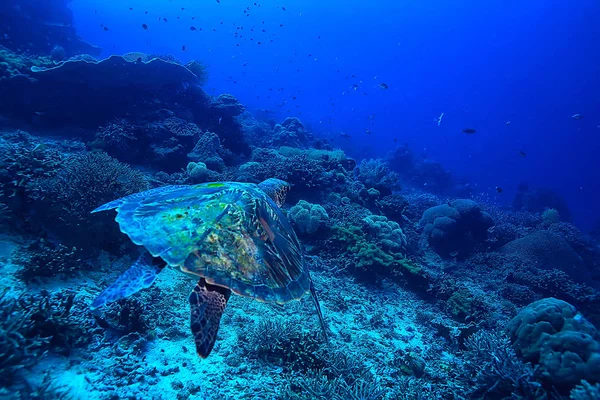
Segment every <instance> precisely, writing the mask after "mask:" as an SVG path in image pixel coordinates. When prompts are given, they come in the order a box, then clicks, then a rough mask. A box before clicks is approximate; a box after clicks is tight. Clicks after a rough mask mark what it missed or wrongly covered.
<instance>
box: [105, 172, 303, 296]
mask: <svg viewBox="0 0 600 400" xmlns="http://www.w3.org/2000/svg"><path fill="white" fill-rule="evenodd" d="M113 208H114V209H116V211H117V217H116V221H117V222H118V224H119V226H120V228H121V231H122V232H123V233H125V234H126V235H128V236H129V238H130V239H131V240H132V241H133V242H134V243H135V244H137V245H141V246H144V247H145V248H146V249H147V250H148V251H149V252H150V253H151V254H152V255H153V256H154V257H161V258H162V259H164V260H165V261H166V263H167V264H168V265H170V266H174V267H179V268H180V269H181V270H182V271H184V272H186V273H189V274H194V275H198V276H201V277H204V278H205V279H206V281H207V282H208V283H210V284H214V285H218V286H223V287H227V288H229V289H231V290H232V291H233V292H234V293H236V294H239V295H242V296H247V297H252V298H255V299H258V300H262V301H269V302H278V303H285V302H287V301H290V300H293V299H299V298H300V297H302V296H303V295H304V294H305V293H307V292H308V291H309V290H310V277H309V273H308V269H307V267H306V265H305V263H304V259H303V256H302V248H301V246H300V243H299V241H298V238H297V237H296V234H295V233H294V230H293V229H292V227H291V226H290V224H289V222H288V221H287V218H286V217H285V216H284V215H283V214H282V212H281V210H280V209H279V208H278V207H277V205H276V204H275V203H274V202H273V200H272V199H271V198H270V197H269V196H267V195H266V194H265V192H263V191H262V190H261V189H260V188H259V186H258V185H255V184H251V183H238V182H219V183H204V184H200V185H194V186H166V187H161V188H157V189H153V190H149V191H146V192H142V193H136V194H134V195H131V196H128V197H125V198H122V199H119V200H115V201H113V202H110V203H108V204H105V205H104V206H102V207H99V208H98V209H96V210H94V212H97V211H103V210H108V209H113Z"/></svg>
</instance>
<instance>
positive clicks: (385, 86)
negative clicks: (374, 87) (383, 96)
mask: <svg viewBox="0 0 600 400" xmlns="http://www.w3.org/2000/svg"><path fill="white" fill-rule="evenodd" d="M379 89H383V90H387V89H389V86H388V85H386V84H385V83H383V82H381V83H380V84H379Z"/></svg>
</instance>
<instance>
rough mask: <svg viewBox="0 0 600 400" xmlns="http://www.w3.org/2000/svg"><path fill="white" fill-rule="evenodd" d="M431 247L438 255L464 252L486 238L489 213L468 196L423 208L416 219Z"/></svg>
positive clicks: (489, 218)
mask: <svg viewBox="0 0 600 400" xmlns="http://www.w3.org/2000/svg"><path fill="white" fill-rule="evenodd" d="M419 224H420V225H421V226H423V232H424V234H425V236H426V237H427V240H428V242H429V244H430V245H431V247H432V248H433V249H434V250H435V251H436V252H437V253H438V254H440V255H442V256H445V257H447V256H450V255H452V254H454V255H455V256H456V255H461V256H465V255H467V254H469V253H470V252H471V250H472V248H473V246H474V244H476V243H478V242H482V241H484V240H485V239H486V238H487V231H488V229H489V228H491V227H492V226H493V225H494V221H493V219H492V217H491V216H490V215H489V214H488V213H486V212H485V211H482V210H481V207H480V206H479V205H478V204H477V203H475V202H474V201H472V200H466V199H459V200H454V201H452V202H450V203H449V204H442V205H440V206H435V207H432V208H429V209H427V210H426V211H425V212H424V213H423V217H422V218H421V221H420V222H419Z"/></svg>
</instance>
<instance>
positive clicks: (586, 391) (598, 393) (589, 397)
mask: <svg viewBox="0 0 600 400" xmlns="http://www.w3.org/2000/svg"><path fill="white" fill-rule="evenodd" d="M569 398H570V399H571V400H597V399H600V384H598V383H596V384H595V385H591V384H590V383H589V382H588V381H586V380H585V379H584V380H583V381H581V383H580V384H579V385H577V386H575V388H574V389H573V390H571V395H570V397H569Z"/></svg>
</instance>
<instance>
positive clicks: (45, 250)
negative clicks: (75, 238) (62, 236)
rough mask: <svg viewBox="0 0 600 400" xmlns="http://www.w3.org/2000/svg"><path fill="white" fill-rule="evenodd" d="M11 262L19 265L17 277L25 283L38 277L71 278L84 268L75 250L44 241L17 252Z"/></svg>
mask: <svg viewBox="0 0 600 400" xmlns="http://www.w3.org/2000/svg"><path fill="white" fill-rule="evenodd" d="M13 262H15V263H16V264H19V265H21V269H20V270H19V276H20V277H21V279H23V280H24V281H25V282H30V281H32V280H35V279H37V278H40V277H44V278H48V277H56V276H72V275H73V274H74V273H75V272H76V271H79V270H81V269H82V268H83V267H84V266H85V264H84V263H83V262H82V260H81V253H80V251H79V250H78V249H77V248H75V247H67V246H65V245H63V244H60V243H58V244H54V243H51V242H48V241H47V240H44V239H38V240H34V241H32V242H31V243H29V244H28V245H27V246H26V247H25V248H24V249H21V250H19V251H17V253H16V254H15V255H14V256H13Z"/></svg>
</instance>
